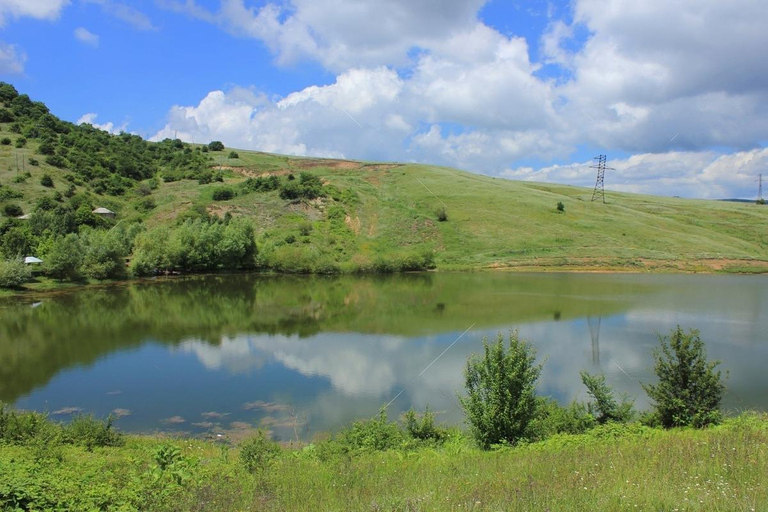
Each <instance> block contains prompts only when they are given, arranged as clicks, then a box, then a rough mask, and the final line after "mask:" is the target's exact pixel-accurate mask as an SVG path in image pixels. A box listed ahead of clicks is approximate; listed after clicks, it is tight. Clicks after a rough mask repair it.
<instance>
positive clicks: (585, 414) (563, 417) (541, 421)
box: [526, 397, 597, 441]
mask: <svg viewBox="0 0 768 512" xmlns="http://www.w3.org/2000/svg"><path fill="white" fill-rule="evenodd" d="M595 425H597V423H596V421H595V419H594V417H593V416H592V414H590V412H589V411H588V409H587V406H586V405H585V404H583V403H580V402H572V403H571V404H570V405H569V406H567V407H563V406H561V405H560V404H558V403H557V402H556V401H555V400H553V399H552V398H550V397H536V414H535V415H534V417H533V419H532V420H531V422H530V423H529V424H528V432H527V433H526V438H527V439H529V440H531V441H543V440H545V439H547V438H548V437H550V436H553V435H555V434H583V433H584V432H586V431H588V430H590V429H592V428H594V427H595Z"/></svg>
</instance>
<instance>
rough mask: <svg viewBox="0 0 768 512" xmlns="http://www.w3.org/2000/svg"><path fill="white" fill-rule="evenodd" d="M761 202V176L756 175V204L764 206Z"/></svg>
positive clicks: (762, 201)
mask: <svg viewBox="0 0 768 512" xmlns="http://www.w3.org/2000/svg"><path fill="white" fill-rule="evenodd" d="M764 203H765V201H764V200H763V175H762V174H758V175H757V204H764Z"/></svg>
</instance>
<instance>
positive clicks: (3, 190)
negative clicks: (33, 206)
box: [0, 185, 24, 201]
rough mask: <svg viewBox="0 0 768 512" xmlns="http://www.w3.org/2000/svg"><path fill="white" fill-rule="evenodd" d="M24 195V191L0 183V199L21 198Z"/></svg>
mask: <svg viewBox="0 0 768 512" xmlns="http://www.w3.org/2000/svg"><path fill="white" fill-rule="evenodd" d="M22 197H24V194H23V193H22V192H19V191H18V190H14V189H13V188H10V187H4V186H2V185H0V201H7V200H8V199H20V198H22Z"/></svg>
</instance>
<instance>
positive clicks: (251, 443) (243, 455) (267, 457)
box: [240, 430, 281, 473]
mask: <svg viewBox="0 0 768 512" xmlns="http://www.w3.org/2000/svg"><path fill="white" fill-rule="evenodd" d="M280 452H281V450H280V445H279V444H277V443H276V442H274V441H272V440H271V439H269V438H268V437H267V435H266V434H265V433H264V431H263V430H259V431H257V432H256V435H255V436H253V437H251V438H250V439H248V440H246V441H244V442H243V443H242V444H241V445H240V461H241V462H242V464H243V466H244V467H245V469H246V470H248V471H249V472H251V473H256V472H258V471H263V470H265V469H266V468H267V467H268V466H269V465H270V464H271V463H272V461H273V460H275V459H276V458H277V457H278V456H279V455H280Z"/></svg>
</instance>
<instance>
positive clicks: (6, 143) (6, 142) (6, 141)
mask: <svg viewBox="0 0 768 512" xmlns="http://www.w3.org/2000/svg"><path fill="white" fill-rule="evenodd" d="M11 142H12V141H11V139H10V138H9V137H3V138H2V139H0V144H2V145H3V146H10V145H11Z"/></svg>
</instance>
